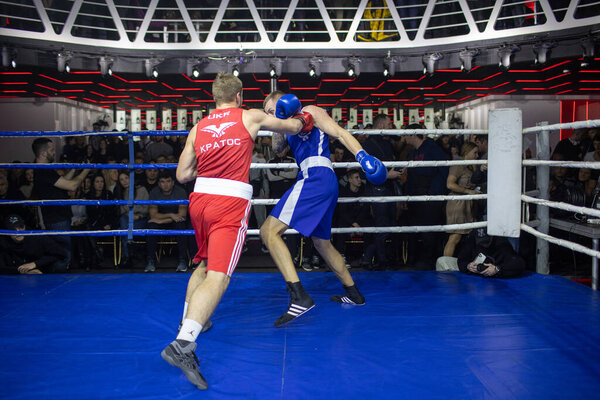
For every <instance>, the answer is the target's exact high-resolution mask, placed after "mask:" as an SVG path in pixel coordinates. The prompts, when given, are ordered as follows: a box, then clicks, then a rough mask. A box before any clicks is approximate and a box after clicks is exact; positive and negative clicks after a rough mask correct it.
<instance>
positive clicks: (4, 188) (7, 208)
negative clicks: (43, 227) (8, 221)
mask: <svg viewBox="0 0 600 400" xmlns="http://www.w3.org/2000/svg"><path fill="white" fill-rule="evenodd" d="M0 200H25V196H24V195H23V193H21V191H20V190H17V189H15V188H13V187H12V186H11V185H10V184H9V181H8V179H7V177H6V175H1V174H0ZM9 214H17V215H21V216H23V217H24V219H25V221H26V223H27V225H28V226H36V225H35V218H34V215H33V212H32V211H31V209H30V208H29V207H27V206H22V205H19V204H11V205H7V204H2V206H1V207H0V220H1V219H3V218H4V217H6V216H8V215H9Z"/></svg>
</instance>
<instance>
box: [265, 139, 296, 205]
mask: <svg viewBox="0 0 600 400" xmlns="http://www.w3.org/2000/svg"><path fill="white" fill-rule="evenodd" d="M289 150H290V148H289V147H286V148H285V149H284V150H283V152H281V153H280V154H277V155H276V156H275V157H274V158H273V159H271V160H270V161H269V164H279V163H290V164H295V163H296V160H294V157H292V156H288V152H289ZM297 175H298V169H297V168H286V169H267V179H268V180H269V194H270V196H271V198H273V199H280V198H281V196H283V195H284V193H285V192H286V190H288V189H289V188H290V187H292V185H293V184H294V182H295V181H296V176H297Z"/></svg>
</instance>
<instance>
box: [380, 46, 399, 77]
mask: <svg viewBox="0 0 600 400" xmlns="http://www.w3.org/2000/svg"><path fill="white" fill-rule="evenodd" d="M397 62H398V59H397V58H396V57H391V56H390V53H389V52H388V55H387V57H385V58H384V59H383V76H384V78H390V77H392V76H394V74H395V73H396V63H397Z"/></svg>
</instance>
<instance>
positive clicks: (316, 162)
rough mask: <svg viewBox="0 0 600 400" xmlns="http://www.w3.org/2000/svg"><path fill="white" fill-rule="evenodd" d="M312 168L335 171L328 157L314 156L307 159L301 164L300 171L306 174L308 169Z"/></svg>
mask: <svg viewBox="0 0 600 400" xmlns="http://www.w3.org/2000/svg"><path fill="white" fill-rule="evenodd" d="M312 167H325V168H329V169H331V170H333V165H332V164H331V160H330V159H329V158H327V157H322V156H312V157H308V158H306V159H305V160H304V161H302V162H301V163H300V169H301V170H302V172H303V173H304V172H306V170H307V169H309V168H312Z"/></svg>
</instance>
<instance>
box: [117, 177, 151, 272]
mask: <svg viewBox="0 0 600 400" xmlns="http://www.w3.org/2000/svg"><path fill="white" fill-rule="evenodd" d="M118 176H119V180H118V183H117V186H116V187H115V192H114V198H115V199H116V200H129V171H125V170H123V171H120V172H119V174H118ZM149 197H150V196H149V195H148V191H147V190H146V188H145V187H144V186H143V185H135V187H134V190H133V199H134V200H148V199H149ZM118 215H119V229H121V230H125V229H128V227H129V206H126V205H125V206H119V212H118ZM147 221H148V206H147V205H137V204H136V205H134V206H133V229H144V228H145V227H146V223H147ZM121 245H122V248H123V258H122V259H121V263H120V264H119V266H118V268H131V267H132V266H133V254H132V247H133V243H129V241H128V239H127V236H121Z"/></svg>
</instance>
